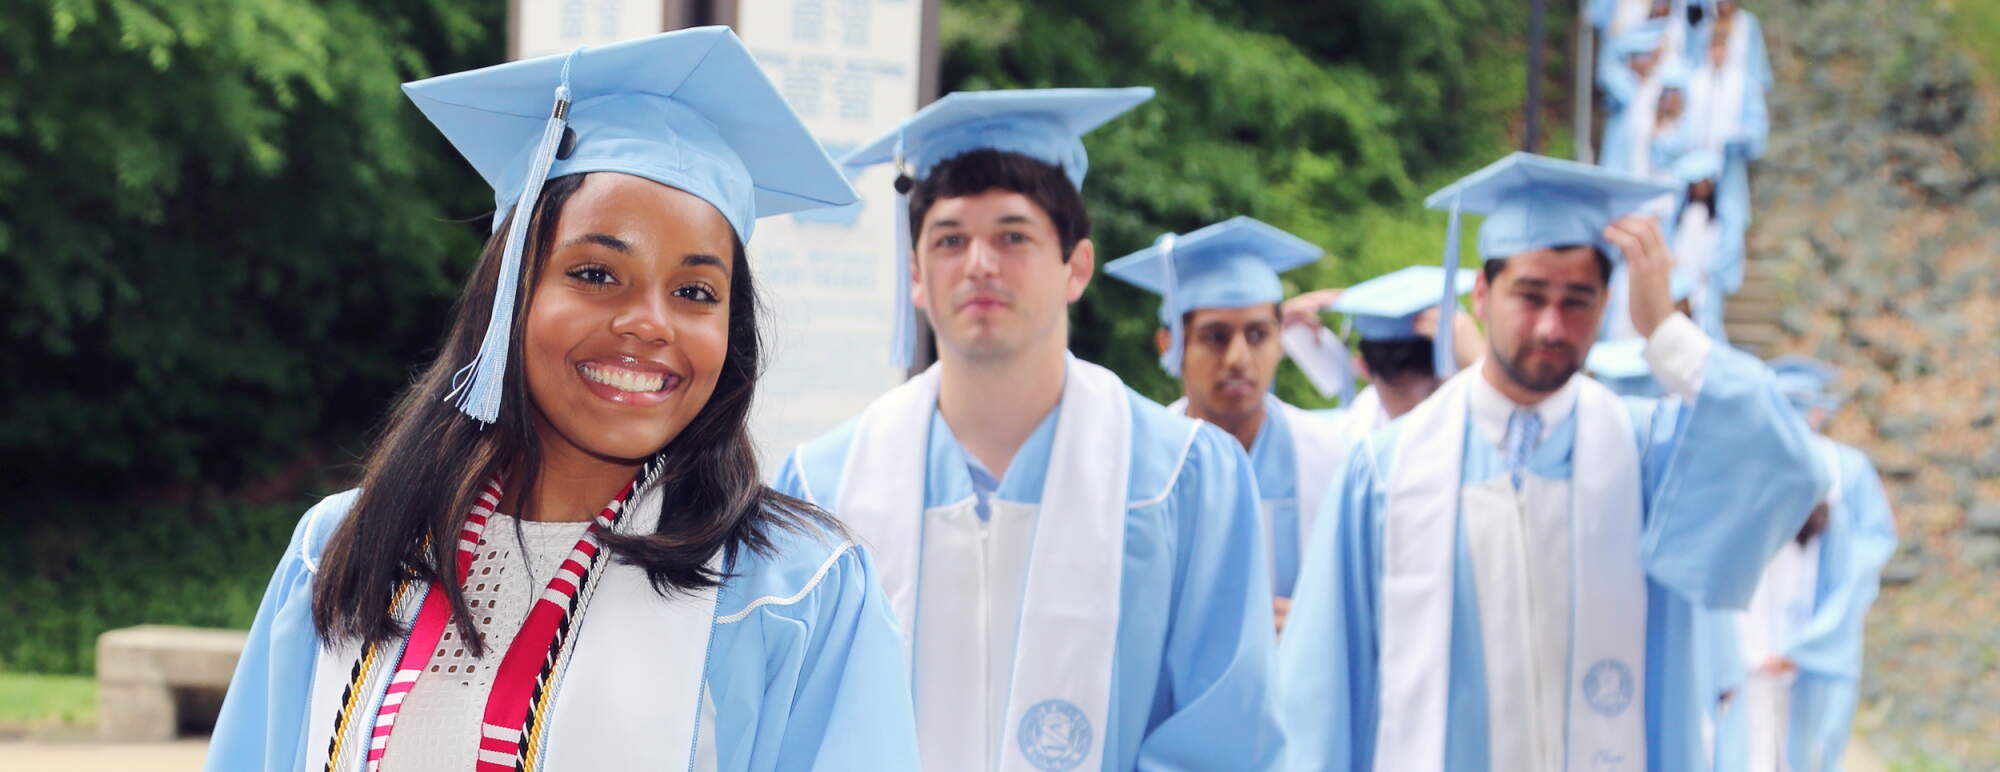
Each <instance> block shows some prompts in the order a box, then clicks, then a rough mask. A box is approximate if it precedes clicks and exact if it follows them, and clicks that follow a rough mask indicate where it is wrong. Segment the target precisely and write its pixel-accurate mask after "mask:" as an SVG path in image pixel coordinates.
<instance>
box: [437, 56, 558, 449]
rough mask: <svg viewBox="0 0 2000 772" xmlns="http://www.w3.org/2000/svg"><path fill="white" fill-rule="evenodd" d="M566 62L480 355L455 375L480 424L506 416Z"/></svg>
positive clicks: (459, 395)
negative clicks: (524, 270)
mask: <svg viewBox="0 0 2000 772" xmlns="http://www.w3.org/2000/svg"><path fill="white" fill-rule="evenodd" d="M582 50H583V49H580V48H579V49H577V50H576V51H572V52H570V55H569V58H567V59H564V60H563V68H562V83H561V85H558V86H556V101H555V107H554V108H553V109H551V110H550V112H549V122H548V123H547V124H546V125H544V126H543V127H542V141H541V144H540V145H537V146H536V147H535V155H534V158H533V159H532V160H531V161H530V162H529V164H528V176H527V180H526V183H525V184H524V185H523V186H522V189H521V195H520V197H519V198H517V199H515V200H514V209H513V213H512V219H511V220H510V221H509V222H508V225H507V246H506V249H505V250H504V251H503V252H502V253H501V258H500V275H499V277H498V281H497V282H496V283H495V286H494V288H493V313H492V315H491V316H490V317H489V318H488V319H487V321H486V335H485V336H484V337H483V338H481V339H480V342H479V353H477V354H475V355H473V357H472V361H471V362H470V363H468V364H466V366H465V367H462V368H460V369H459V370H458V372H456V373H453V374H452V376H451V392H450V393H448V394H446V395H445V400H447V401H453V400H455V401H456V403H457V405H458V409H459V411H460V412H462V413H465V414H466V415H468V416H471V417H472V419H473V420H475V421H479V422H480V423H486V424H490V423H493V422H494V421H495V420H498V419H499V417H500V395H501V391H502V387H503V386H504V385H505V383H506V377H507V350H508V349H509V348H510V347H511V346H510V344H511V340H512V338H513V333H514V301H515V297H516V296H517V295H519V294H520V289H521V255H522V251H523V250H524V249H525V244H524V242H525V241H526V240H527V237H528V219H529V218H530V217H531V216H532V214H533V212H534V210H535V201H536V200H537V199H539V198H540V197H541V194H542V183H544V182H546V181H547V178H548V176H549V167H550V166H552V165H554V164H555V157H556V146H557V145H558V144H560V143H561V142H562V136H563V129H564V128H565V127H566V126H568V121H569V66H570V63H571V62H574V61H576V55H577V53H579V52H581V51H582Z"/></svg>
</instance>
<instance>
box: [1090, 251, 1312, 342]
mask: <svg viewBox="0 0 2000 772" xmlns="http://www.w3.org/2000/svg"><path fill="white" fill-rule="evenodd" d="M1324 252H1325V250H1322V249H1320V248H1319V247H1316V246H1313V244H1312V242H1309V241H1306V240H1305V239H1302V238H1299V237H1297V236H1294V235H1292V234H1290V233H1286V232H1284V231H1282V230H1279V229H1277V228H1275V227H1272V226H1270V225H1267V224H1265V223H1262V222H1259V221H1257V220H1254V219H1251V218H1249V217H1242V216H1237V217H1231V218H1229V219H1227V220H1224V221H1222V222H1219V223H1215V224H1213V225H1209V226H1206V227H1204V228H1202V229H1200V230H1197V231H1194V232H1191V233H1188V234H1186V235H1179V234H1173V233H1166V234H1161V235H1160V237H1159V238H1158V239H1157V240H1155V241H1154V242H1153V245H1152V246H1150V247H1147V248H1145V249H1141V250H1139V251H1137V252H1134V253H1132V254H1129V255H1126V256H1124V257H1121V258H1118V259H1117V260H1113V261H1111V262H1109V263H1105V264H1104V272H1105V273H1108V274H1111V275H1112V276H1115V277H1117V278H1119V279H1122V280H1124V281H1125V282H1126V283H1128V284H1132V285H1134V286H1137V287H1139V288H1140V289H1144V290H1146V291H1148V292H1153V293H1156V294H1159V295H1160V296H1162V302H1161V303H1160V324H1162V325H1165V326H1166V328H1167V332H1168V336H1167V337H1168V340H1169V343H1168V344H1167V350H1166V352H1165V353H1163V354H1161V355H1160V367H1162V368H1165V369H1166V371H1167V372H1169V373H1172V374H1174V375H1175V376H1179V375H1180V374H1181V349H1182V346H1183V345H1184V342H1185V338H1186V331H1185V330H1183V329H1181V317H1182V315H1184V314H1186V313H1187V312H1189V311H1193V310H1195V309H1199V308H1243V307H1245V306H1254V305H1258V304H1261V303H1276V302H1278V301H1281V300H1284V299H1285V288H1284V285H1283V284H1281V283H1280V282H1279V281H1278V274H1280V273H1283V272H1285V271H1289V270H1291V269H1293V268H1297V267H1299V266H1301V265H1305V264H1306V263H1310V262H1312V261H1314V260H1318V259H1319V256H1320V255H1321V254H1324Z"/></svg>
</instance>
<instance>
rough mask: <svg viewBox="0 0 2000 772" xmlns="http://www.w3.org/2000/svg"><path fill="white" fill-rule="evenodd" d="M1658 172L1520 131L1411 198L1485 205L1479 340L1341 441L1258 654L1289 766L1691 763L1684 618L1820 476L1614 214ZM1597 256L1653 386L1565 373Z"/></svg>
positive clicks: (1581, 340) (1772, 541)
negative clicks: (1366, 432) (1583, 154)
mask: <svg viewBox="0 0 2000 772" xmlns="http://www.w3.org/2000/svg"><path fill="white" fill-rule="evenodd" d="M1672 191H1673V188H1672V187H1671V186H1668V185H1662V184H1659V183H1654V182H1648V181H1645V180H1640V179H1636V178H1632V177H1628V176H1625V175H1622V174H1618V173H1615V172H1608V171H1605V170H1602V169H1599V168H1596V167H1590V166H1584V165H1582V164H1577V163H1573V162H1569V161H1559V160H1556V159H1550V158H1545V157H1542V156H1534V155H1529V154H1525V153H1516V154H1514V155H1512V156H1509V157H1507V158H1505V159H1503V160H1501V161H1499V162H1497V163H1495V164H1492V165H1490V166H1488V167H1487V168H1485V169H1482V170H1480V171H1478V172H1475V173H1473V174H1472V175H1470V176H1468V177H1467V178H1465V179H1463V180H1461V181H1459V182H1457V183H1454V184H1453V185H1451V186H1449V187H1447V188H1446V189H1444V190H1442V191H1440V192H1438V193H1437V194H1434V195H1433V196H1432V197H1431V199H1430V200H1429V201H1428V202H1427V203H1428V204H1429V205H1430V206H1432V207H1433V208H1445V209H1449V210H1450V211H1451V212H1452V216H1453V217H1454V218H1456V217H1457V216H1458V215H1459V213H1460V212H1467V213H1472V214H1483V215H1485V217H1486V219H1485V221H1484V222H1483V223H1482V224H1481V226H1480V230H1479V254H1480V256H1481V258H1482V259H1484V260H1485V265H1484V270H1483V271H1482V272H1481V274H1480V276H1479V278H1478V279H1477V280H1476V282H1475V285H1474V287H1473V291H1472V294H1473V308H1474V310H1475V313H1477V314H1478V315H1479V316H1480V317H1481V320H1482V321H1483V322H1484V323H1485V338H1486V341H1487V344H1488V349H1489V352H1490V353H1489V354H1488V355H1487V356H1486V358H1485V359H1483V360H1482V361H1481V362H1480V363H1479V364H1478V365H1476V366H1474V367H1472V368H1470V369H1468V370H1466V371H1464V372H1462V373H1459V374H1458V375H1456V376H1454V377H1452V378H1451V379H1449V380H1447V381H1446V382H1445V384H1444V385H1443V386H1441V387H1439V389H1438V391H1437V393H1435V394H1433V395H1431V397H1430V398H1429V399H1427V400H1425V401H1424V402H1423V403H1422V404H1420V405H1418V406H1417V408H1416V409H1415V410H1412V411H1410V413H1409V414H1407V415H1405V416H1403V417H1402V418H1400V419H1398V420H1397V421H1396V422H1395V423H1394V424H1391V425H1390V426H1389V427H1387V428H1385V429H1383V430H1381V431H1378V432H1376V433H1375V434H1374V435H1372V436H1371V437H1370V439H1369V441H1368V443H1367V444H1366V445H1363V446H1359V447H1357V448H1355V449H1354V451H1353V452H1352V453H1350V458H1349V462H1348V465H1347V470H1346V474H1345V475H1344V478H1343V482H1342V485H1341V491H1340V495H1339V496H1338V497H1335V498H1333V499H1330V500H1329V502H1328V507H1327V510H1326V511H1325V512H1322V513H1321V515H1320V517H1319V525H1318V530H1317V531H1316V533H1315V534H1314V538H1313V554H1311V555H1310V556H1309V557H1308V558H1307V559H1306V572H1305V574H1304V575H1303V576H1301V577H1300V579H1299V587H1298V591H1297V593H1296V594H1295V596H1294V599H1293V608H1292V613H1291V619H1290V621H1289V622H1288V624H1287V629H1286V632H1285V638H1284V640H1283V643H1282V645H1281V646H1280V651H1279V664H1278V675H1277V683H1278V684H1280V690H1281V695H1280V704H1281V710H1282V712H1281V715H1283V716H1284V717H1285V721H1286V730H1287V735H1288V741H1289V742H1291V743H1292V745H1291V750H1290V754H1291V755H1290V762H1291V763H1290V764H1289V765H1288V767H1289V768H1292V769H1342V770H1360V769H1376V770H1397V771H1398V772H1404V771H1413V772H1425V771H1426V770H1445V769H1451V770H1468V769H1470V770H1479V769H1493V770H1514V769H1533V770H1595V769H1640V770H1643V769H1655V770H1685V769H1700V768H1705V765H1706V764H1707V762H1708V757H1707V754H1706V753H1705V752H1704V749H1703V747H1702V739H1701V738H1702V732H1701V729H1700V727H1701V721H1702V717H1703V715H1704V713H1705V711H1706V709H1707V708H1708V707H1709V706H1710V705H1711V704H1712V701H1713V699H1712V695H1708V694H1705V693H1704V692H1705V690H1704V689H1703V688H1702V685H1701V684H1702V675H1703V673H1702V672H1701V668H1700V664H1699V659H1700V655H1701V653H1702V652H1703V651H1704V649H1703V648H1702V647H1703V646H1704V645H1705V644H1706V643H1707V641H1706V640H1705V638H1704V630H1703V629H1702V628H1701V627H1700V626H1699V625H1700V621H1699V620H1700V619H1701V618H1703V616H1704V615H1705V614H1704V610H1705V609H1714V608H1741V607H1742V606H1743V604H1744V603H1745V602H1746V601H1748V599H1749V596H1750V593H1751V591H1752V589H1753V588H1754V587H1755V586H1756V583H1757V577H1758V574H1759V572H1760V571H1761V569H1762V567H1763V565H1764V563H1765V562H1766V561H1768V560H1769V559H1770V558H1771V556H1772V555H1773V554H1774V553H1776V552H1777V550H1778V547H1779V546H1780V545H1781V544H1783V543H1784V542H1785V541H1786V540H1788V539H1790V538H1792V537H1793V536H1794V535H1796V534H1797V533H1798V531H1799V526H1800V525H1801V523H1802V521H1803V520H1804V518H1805V516H1806V513H1807V511H1808V510H1810V509H1811V508H1812V503H1813V501H1814V499H1815V498H1816V497H1817V496H1818V495H1819V492H1820V490H1822V489H1823V487H1824V471H1823V470H1822V469H1821V467H1820V466H1819V464H1817V463H1815V460H1814V458H1813V455H1812V452H1811V449H1810V448H1811V442H1812V441H1811V431H1810V430H1809V429H1808V428H1807V427H1806V426H1805V425H1804V424H1803V423H1802V422H1801V421H1800V420H1799V418H1798V416H1796V415H1794V414H1793V413H1792V411H1791V410H1790V409H1789V408H1788V407H1786V406H1785V404H1784V400H1783V398H1782V397H1781V396H1779V395H1778V393H1777V391H1776V387H1775V386H1774V384H1773V378H1772V375H1771V373H1770V371H1769V369H1767V368H1766V367H1764V365H1763V363H1761V362H1758V361H1757V360H1756V359H1754V358H1751V357H1750V356H1748V355H1747V354H1744V353H1742V352H1739V351H1736V350H1734V349H1731V348H1729V347H1728V346H1726V345H1718V344H1716V343H1715V342H1714V341H1711V340H1709V339H1708V338H1706V337H1703V336H1702V334H1701V332H1700V330H1699V329H1698V328H1696V327H1695V325H1694V323H1693V322H1691V321H1689V320H1688V318H1687V317H1686V316H1683V315H1681V314H1679V313H1678V312H1676V311H1675V310H1674V307H1673V299H1672V291H1671V272H1672V264H1673V256H1672V255H1671V254H1670V253H1669V252H1668V250H1667V248H1666V245H1665V239H1664V236H1663V234H1662V232H1661V229H1660V226H1659V223H1658V222H1657V221H1655V220H1653V219H1651V218H1648V217H1643V216H1632V215H1630V214H1629V213H1631V212H1634V211H1637V210H1639V209H1640V208H1641V206H1642V205H1644V204H1646V203H1648V202H1650V201H1651V200H1653V199H1656V198H1658V197H1660V196H1663V195H1667V194H1670V193H1671V192H1672ZM1451 232H1452V233H1453V234H1456V232H1457V225H1456V223H1453V225H1452V228H1451ZM1455 241H1456V239H1454V238H1448V239H1447V245H1446V251H1445V254H1446V264H1447V267H1448V268H1449V267H1453V266H1454V264H1455V263H1456V257H1457V247H1458V245H1457V244H1456V243H1453V242H1455ZM1610 260H1623V261H1624V263H1625V266H1626V271H1625V274H1626V275H1627V276H1628V277H1629V279H1628V281H1629V282H1630V293H1629V294H1630V299H1631V303H1630V313H1631V316H1632V321H1633V326H1634V327H1636V328H1637V330H1638V331H1639V333H1640V334H1641V335H1642V336H1644V337H1645V338H1646V339H1647V341H1648V342H1647V346H1646V350H1645V352H1644V356H1645V358H1646V359H1647V361H1648V362H1649V364H1650V365H1651V369H1652V371H1653V374H1654V376H1655V377H1657V378H1658V379H1659V380H1660V381H1661V383H1662V384H1664V385H1665V387H1666V389H1667V390H1668V392H1669V393H1670V394H1672V395H1673V397H1672V398H1671V399H1667V400H1637V399H1624V398H1620V397H1618V396H1617V395H1615V394H1613V393H1612V392H1611V391H1610V390H1608V389H1606V388H1605V387H1604V386H1602V385H1600V384H1598V383H1597V382H1595V381H1593V380H1591V379H1590V378H1588V377H1577V373H1578V370H1579V368H1580V367H1581V366H1582V364H1583V357H1584V352H1586V351H1587V350H1589V348H1590V345H1591V342H1592V341H1593V340H1594V339H1595V338H1596V336H1597V331H1598V326H1599V323H1600V321H1601V316H1602V313H1603V309H1604V300H1605V295H1606V290H1607V289H1608V287H1607V284H1606V280H1607V276H1608V273H1609V272H1608V271H1607V270H1606V269H1607V267H1608V261H1610ZM1447 276H1448V277H1450V276H1452V274H1450V273H1447ZM1455 283H1456V282H1455V281H1451V280H1449V279H1448V280H1447V282H1446V288H1445V292H1444V293H1441V296H1442V297H1450V296H1451V294H1450V293H1451V292H1452V291H1454V290H1455V287H1453V286H1452V285H1454V284H1455ZM1444 307H1445V308H1446V309H1450V308H1451V306H1450V305H1448V304H1447V305H1445V306H1444ZM1447 313H1449V312H1448V311H1447ZM1439 327H1440V328H1442V329H1445V330H1449V329H1451V325H1450V323H1449V320H1440V322H1439Z"/></svg>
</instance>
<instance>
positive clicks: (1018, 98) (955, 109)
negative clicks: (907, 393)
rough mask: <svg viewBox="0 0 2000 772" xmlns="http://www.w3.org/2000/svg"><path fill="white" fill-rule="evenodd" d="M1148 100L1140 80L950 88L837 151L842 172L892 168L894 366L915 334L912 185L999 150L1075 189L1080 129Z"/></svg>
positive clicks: (1080, 167)
mask: <svg viewBox="0 0 2000 772" xmlns="http://www.w3.org/2000/svg"><path fill="white" fill-rule="evenodd" d="M1152 98H1153V89H1151V88H1149V87H1145V86H1138V87H1133V88H1045V89H1013V90H1006V91H955V92H952V93H950V94H946V95H945V96H944V98H943V99H939V100H937V101H936V102H932V103H930V104H929V105H926V106H925V107H924V109H922V110H918V111H917V112H916V114H915V115H912V116H910V117H909V118H906V119H904V120H903V122H902V123H901V124H899V125H897V126H896V128H893V129H890V130H889V131H888V132H886V133H884V134H883V135H882V136H880V137H877V138H876V139H875V141H873V142H869V143H867V144H865V145H862V146H861V147H858V148H855V149H854V150H853V151H851V152H849V153H848V154H847V155H845V156H842V157H841V159H840V162H841V164H842V165H843V166H845V167H846V169H847V172H848V174H850V175H853V174H856V173H859V172H860V171H861V170H862V169H865V168H867V167H870V166H875V165H877V164H885V163H886V164H894V165H895V167H896V172H897V180H896V193H897V196H896V318H895V334H894V337H893V338H892V339H891V340H890V350H889V356H890V360H891V361H893V362H894V363H895V364H896V366H898V367H908V366H909V365H910V359H911V356H912V355H913V353H914V351H913V349H914V348H915V345H916V337H917V335H916V332H917V313H916V308H915V307H913V306H912V305H911V304H910V292H909V286H910V255H911V247H910V221H909V218H910V202H909V191H910V186H911V185H912V183H913V182H914V181H915V180H921V179H923V178H925V177H928V176H930V173H931V170H933V169H936V168H937V165H938V164H940V163H943V162H945V161H949V160H951V159H953V158H957V157H959V156H961V155H965V154H966V153H970V152H973V151H975V150H999V151H1002V152H1008V153H1018V154H1020V155H1024V156H1027V157H1029V158H1033V159H1035V160H1038V161H1042V162H1044V163H1047V164H1050V165H1052V166H1055V167H1056V168H1058V169H1061V170H1062V172H1063V174H1064V175H1065V176H1067V177H1069V181H1070V184H1072V185H1075V186H1076V188H1077V190H1082V189H1083V175H1084V172H1085V171H1087V170H1088V169H1089V168H1090V158H1089V156H1088V155H1087V154H1085V153H1084V150H1083V135H1084V134H1086V133H1089V132H1090V131H1091V130H1092V129H1095V128H1097V127H1099V126H1102V125H1104V124H1105V123H1106V122H1108V121H1110V120H1111V119H1113V118H1116V117H1118V116H1120V115H1123V114H1124V113H1125V112H1126V111H1127V110H1131V109H1132V108H1134V107H1137V106H1139V105H1140V104H1142V103H1144V102H1145V101H1146V100H1149V99H1152Z"/></svg>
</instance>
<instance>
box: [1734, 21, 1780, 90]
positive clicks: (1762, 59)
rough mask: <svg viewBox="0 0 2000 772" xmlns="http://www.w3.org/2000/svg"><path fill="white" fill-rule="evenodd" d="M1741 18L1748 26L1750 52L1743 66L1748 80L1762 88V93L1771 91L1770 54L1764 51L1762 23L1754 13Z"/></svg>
mask: <svg viewBox="0 0 2000 772" xmlns="http://www.w3.org/2000/svg"><path fill="white" fill-rule="evenodd" d="M1742 17H1743V20H1744V21H1745V22H1748V23H1749V26H1750V45H1749V49H1750V50H1749V53H1748V56H1749V58H1750V61H1748V62H1745V63H1744V64H1745V65H1747V66H1748V67H1749V68H1750V72H1749V75H1750V79H1751V80H1754V81H1756V82H1757V85H1759V86H1762V87H1763V89H1764V91H1766V92H1768V91H1770V90H1771V86H1772V84H1773V82H1774V81H1773V79H1772V77H1771V54H1770V52H1769V51H1766V50H1765V49H1764V22H1763V21H1761V20H1759V19H1758V18H1757V15H1756V14H1754V13H1745V14H1743V15H1742Z"/></svg>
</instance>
